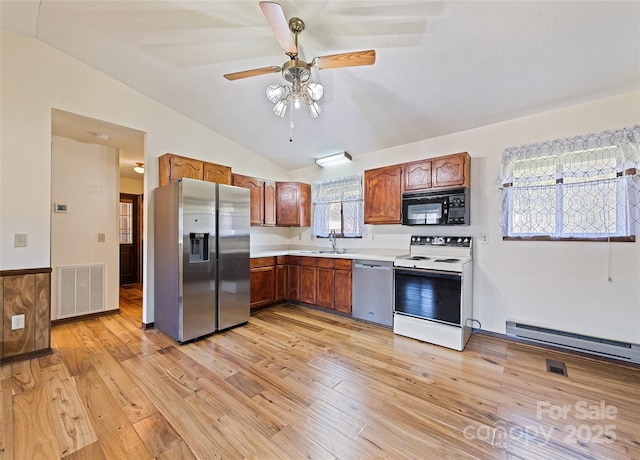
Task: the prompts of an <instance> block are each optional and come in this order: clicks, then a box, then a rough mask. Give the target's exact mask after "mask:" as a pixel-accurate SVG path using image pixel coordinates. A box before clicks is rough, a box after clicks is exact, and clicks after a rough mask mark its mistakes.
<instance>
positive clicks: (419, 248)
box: [393, 235, 473, 351]
mask: <svg viewBox="0 0 640 460" xmlns="http://www.w3.org/2000/svg"><path fill="white" fill-rule="evenodd" d="M409 250H410V253H409V254H406V255H402V256H398V257H396V258H395V260H394V319H393V331H394V332H395V333H396V334H399V335H404V336H407V337H412V338H414V339H418V340H422V341H424V342H429V343H433V344H436V345H441V346H445V347H448V348H453V349H455V350H459V351H461V350H462V349H464V346H465V345H466V343H467V341H468V340H469V337H470V336H471V326H472V321H473V320H472V301H471V295H472V271H473V268H472V267H473V266H472V257H471V254H472V239H471V237H468V236H455V237H454V236H423V235H413V236H412V237H411V242H410V245H409Z"/></svg>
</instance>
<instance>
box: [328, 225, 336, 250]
mask: <svg viewBox="0 0 640 460" xmlns="http://www.w3.org/2000/svg"><path fill="white" fill-rule="evenodd" d="M329 241H331V247H332V248H333V252H336V251H337V249H336V243H337V241H336V231H335V230H331V231H330V232H329Z"/></svg>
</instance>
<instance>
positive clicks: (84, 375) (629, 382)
mask: <svg viewBox="0 0 640 460" xmlns="http://www.w3.org/2000/svg"><path fill="white" fill-rule="evenodd" d="M140 298H141V297H140V295H139V293H136V292H135V291H129V292H125V293H123V296H122V300H123V305H122V311H123V314H120V315H112V316H107V317H103V318H99V319H93V320H87V321H83V322H77V323H72V324H63V325H59V326H56V327H54V328H53V333H52V345H53V348H54V350H55V353H54V354H53V355H49V356H46V357H41V358H37V359H33V360H30V361H26V362H21V363H13V364H8V365H4V366H2V367H1V368H0V404H1V405H0V459H5V460H10V459H35V458H42V459H48V458H52V459H57V458H69V459H91V460H93V459H103V458H111V459H145V458H154V457H155V458H162V459H179V458H182V459H189V458H199V459H213V458H226V459H235V458H255V459H280V458H290V459H302V458H340V459H355V458H358V459H373V458H385V459H396V458H398V459H399V458H416V459H418V458H419V459H424V458H428V459H447V458H456V459H457V458H460V459H469V458H483V459H494V458H505V459H517V458H521V459H562V458H567V459H576V458H595V459H605V458H610V459H625V458H635V459H638V458H640V441H639V439H640V405H639V404H640V370H638V369H637V368H634V367H632V366H626V365H616V364H610V363H604V362H601V361H597V360H593V359H585V358H581V357H576V356H572V355H570V354H565V353H558V352H551V351H549V350H545V349H541V348H538V347H533V346H529V345H522V344H518V343H513V342H508V341H504V340H501V339H497V338H492V337H486V336H474V337H472V338H471V340H470V342H469V344H468V346H467V348H466V349H465V351H464V352H462V353H459V352H456V351H452V350H448V349H445V348H441V347H437V346H432V345H428V344H425V343H421V342H418V341H415V340H412V339H408V338H404V337H400V336H396V335H394V334H393V333H392V332H391V331H390V330H388V329H385V328H381V327H376V326H373V325H368V324H364V323H361V322H357V321H354V320H350V319H346V318H343V317H338V316H334V315H330V314H325V313H323V312H318V311H315V310H310V309H305V308H301V307H296V306H291V305H282V306H277V307H273V308H270V309H267V310H263V311H261V312H259V313H257V314H255V315H254V316H252V317H251V320H250V321H249V324H248V325H247V326H243V327H238V328H235V329H232V330H229V331H227V332H224V333H220V334H217V335H214V336H211V337H210V338H207V339H205V340H200V341H198V342H196V343H192V344H188V345H184V346H180V345H177V344H176V343H175V342H174V341H173V340H171V339H169V338H167V337H166V336H165V335H163V334H162V333H160V332H158V331H155V330H149V331H146V332H143V331H142V330H141V329H140V328H139V325H140V313H139V307H138V306H137V304H136V302H139V299H140ZM132 299H133V300H132ZM135 299H138V300H135ZM545 358H551V359H555V360H559V361H563V362H565V363H566V366H567V370H568V374H569V376H568V377H562V376H559V375H556V374H552V373H549V372H547V371H546V366H545ZM602 407H604V408H605V410H601V408H602ZM614 411H615V413H614ZM585 416H588V417H587V418H585Z"/></svg>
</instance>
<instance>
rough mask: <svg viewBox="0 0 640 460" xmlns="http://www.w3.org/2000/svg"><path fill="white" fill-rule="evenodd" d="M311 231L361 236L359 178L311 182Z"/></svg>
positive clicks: (315, 233)
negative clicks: (332, 231)
mask: <svg viewBox="0 0 640 460" xmlns="http://www.w3.org/2000/svg"><path fill="white" fill-rule="evenodd" d="M312 201H313V234H314V235H316V236H322V237H326V236H329V232H331V230H335V231H336V233H337V234H338V235H341V236H343V237H347V238H348V237H359V236H362V227H363V225H364V215H363V206H362V177H361V176H347V177H339V178H336V179H327V180H323V181H317V182H314V183H313V198H312Z"/></svg>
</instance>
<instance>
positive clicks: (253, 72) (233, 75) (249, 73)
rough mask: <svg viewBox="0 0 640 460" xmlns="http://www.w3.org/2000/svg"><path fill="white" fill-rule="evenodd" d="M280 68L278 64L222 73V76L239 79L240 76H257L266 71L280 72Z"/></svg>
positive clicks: (264, 73) (228, 78)
mask: <svg viewBox="0 0 640 460" xmlns="http://www.w3.org/2000/svg"><path fill="white" fill-rule="evenodd" d="M281 70H282V67H278V66H271V67H261V68H259V69H251V70H243V71H242V72H234V73H227V74H225V75H224V78H226V79H227V80H231V81H233V80H240V79H241V78H249V77H257V76H259V75H266V74H268V73H276V72H280V71H281Z"/></svg>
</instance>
